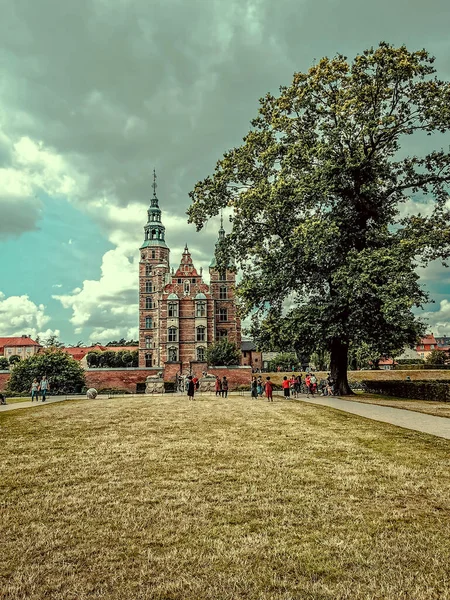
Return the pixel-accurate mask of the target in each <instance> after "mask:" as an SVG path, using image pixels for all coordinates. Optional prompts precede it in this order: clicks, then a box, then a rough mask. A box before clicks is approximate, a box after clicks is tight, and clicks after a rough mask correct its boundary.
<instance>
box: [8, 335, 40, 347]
mask: <svg viewBox="0 0 450 600" xmlns="http://www.w3.org/2000/svg"><path fill="white" fill-rule="evenodd" d="M7 346H8V347H10V346H16V347H17V346H39V347H40V346H41V344H38V343H37V342H35V341H34V340H32V339H31V338H29V337H0V348H5V347H7Z"/></svg>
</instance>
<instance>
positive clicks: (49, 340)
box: [41, 335, 64, 348]
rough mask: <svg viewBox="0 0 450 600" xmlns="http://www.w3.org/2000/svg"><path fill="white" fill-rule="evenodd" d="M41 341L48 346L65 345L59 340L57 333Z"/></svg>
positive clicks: (59, 346) (57, 346) (60, 346)
mask: <svg viewBox="0 0 450 600" xmlns="http://www.w3.org/2000/svg"><path fill="white" fill-rule="evenodd" d="M41 343H42V345H43V346H46V347H47V348H62V347H63V346H64V344H63V343H62V342H60V341H59V338H58V336H57V335H51V336H49V337H48V338H47V339H46V340H43V341H42V342H41Z"/></svg>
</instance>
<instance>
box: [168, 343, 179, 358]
mask: <svg viewBox="0 0 450 600" xmlns="http://www.w3.org/2000/svg"><path fill="white" fill-rule="evenodd" d="M168 354H169V356H168V359H169V362H176V361H177V360H178V348H175V346H171V347H170V348H169V353H168Z"/></svg>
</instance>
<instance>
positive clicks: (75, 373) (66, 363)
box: [6, 348, 85, 396]
mask: <svg viewBox="0 0 450 600" xmlns="http://www.w3.org/2000/svg"><path fill="white" fill-rule="evenodd" d="M43 375H46V376H47V378H48V381H49V383H50V395H51V396H55V395H56V394H65V393H73V392H76V391H77V390H78V389H79V390H81V388H82V387H83V385H84V383H85V381H84V370H83V368H82V366H81V365H80V363H79V362H78V361H76V360H74V359H73V358H72V357H71V356H70V355H69V354H67V353H66V352H64V351H62V350H60V349H58V348H47V349H46V350H44V351H43V352H39V353H38V354H35V355H34V356H30V357H29V358H26V359H24V360H21V361H20V362H19V363H17V365H16V366H15V367H14V369H13V370H12V371H11V376H10V378H9V380H8V383H7V390H6V391H7V393H8V394H9V393H10V392H25V393H28V392H29V391H30V388H31V382H32V381H33V379H34V378H36V379H37V380H38V381H40V379H41V377H42V376H43Z"/></svg>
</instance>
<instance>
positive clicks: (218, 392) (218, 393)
mask: <svg viewBox="0 0 450 600" xmlns="http://www.w3.org/2000/svg"><path fill="white" fill-rule="evenodd" d="M221 395H222V382H221V381H220V377H219V376H218V375H216V396H221Z"/></svg>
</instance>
